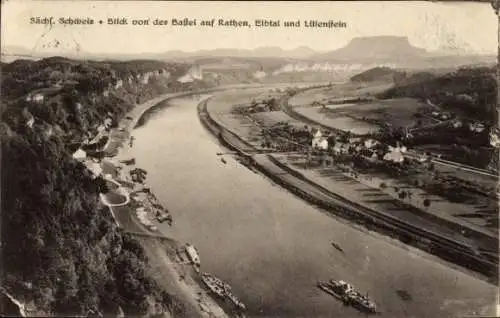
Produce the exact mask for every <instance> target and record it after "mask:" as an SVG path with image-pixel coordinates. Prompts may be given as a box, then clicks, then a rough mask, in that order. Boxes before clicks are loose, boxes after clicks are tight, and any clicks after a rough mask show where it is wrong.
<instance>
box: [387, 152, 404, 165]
mask: <svg viewBox="0 0 500 318" xmlns="http://www.w3.org/2000/svg"><path fill="white" fill-rule="evenodd" d="M404 159H405V158H404V157H403V154H402V153H401V152H396V151H391V152H388V153H386V154H385V155H384V160H385V161H392V162H396V163H401V162H403V161H404Z"/></svg>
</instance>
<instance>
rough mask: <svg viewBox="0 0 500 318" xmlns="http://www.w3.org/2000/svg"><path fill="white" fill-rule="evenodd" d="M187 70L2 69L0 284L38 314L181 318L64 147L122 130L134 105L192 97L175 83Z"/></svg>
mask: <svg viewBox="0 0 500 318" xmlns="http://www.w3.org/2000/svg"><path fill="white" fill-rule="evenodd" d="M188 68H189V65H183V64H173V63H169V64H166V63H162V62H155V61H132V62H116V63H114V62H108V63H104V62H80V61H71V60H68V59H64V58H48V59H44V60H41V61H36V62H34V61H23V60H20V61H15V62H13V63H10V64H3V65H2V83H1V89H2V121H1V123H0V137H1V142H2V161H1V162H2V167H1V170H2V186H1V188H2V207H1V208H2V223H1V240H2V245H1V253H2V264H3V268H2V271H1V274H2V277H1V279H2V285H3V287H5V288H6V289H8V290H9V292H11V293H12V294H13V295H15V296H16V297H19V299H20V300H21V301H23V302H24V303H31V304H33V305H34V306H35V307H36V308H37V311H36V313H37V314H44V313H48V314H50V313H52V314H58V315H62V316H67V315H75V314H77V315H98V314H103V315H106V314H111V315H116V313H117V312H118V311H120V308H121V310H123V312H125V314H126V315H133V316H138V315H144V314H151V313H154V312H157V313H159V312H162V311H170V312H173V311H180V310H182V308H181V307H180V305H179V304H177V303H176V302H175V300H174V299H172V298H171V297H170V295H169V294H168V293H167V292H166V291H163V290H161V289H160V288H159V286H158V285H157V284H156V282H155V281H154V280H152V279H150V278H149V277H147V276H146V274H145V270H146V268H147V266H148V265H147V264H148V261H147V259H146V257H145V254H144V252H143V250H142V248H141V246H140V245H139V244H138V243H137V242H136V241H135V240H134V239H133V238H131V237H129V236H128V235H125V234H123V233H121V232H120V230H119V229H118V228H117V227H116V225H115V223H114V221H113V219H112V217H111V215H110V212H109V210H108V209H107V208H105V207H104V206H103V205H102V204H101V203H100V201H99V193H100V192H101V191H106V190H105V189H104V188H103V187H102V186H101V185H102V184H103V182H99V181H102V180H99V179H97V180H95V179H93V178H92V177H91V175H90V173H89V172H88V171H86V170H85V167H84V166H83V165H82V164H81V163H79V162H77V161H75V160H74V159H73V158H72V156H71V151H70V149H69V145H70V144H72V143H74V142H75V141H76V142H78V141H81V140H82V139H84V137H85V136H87V135H92V134H93V133H94V132H95V130H96V127H97V126H98V125H100V124H102V122H103V120H104V118H105V117H110V118H112V119H113V122H114V123H116V122H118V120H120V119H121V118H122V117H123V116H124V115H125V113H126V112H127V111H128V110H130V109H131V108H132V107H133V103H134V102H139V101H143V100H145V99H148V98H151V97H153V96H155V95H158V94H160V93H165V92H168V91H173V90H179V89H185V88H189V87H181V86H180V84H179V83H178V82H177V81H176V78H178V76H180V75H182V74H184V73H185V72H186V70H187V69H188ZM185 85H189V84H185ZM37 94H38V95H37ZM37 96H38V97H37ZM39 96H42V97H39Z"/></svg>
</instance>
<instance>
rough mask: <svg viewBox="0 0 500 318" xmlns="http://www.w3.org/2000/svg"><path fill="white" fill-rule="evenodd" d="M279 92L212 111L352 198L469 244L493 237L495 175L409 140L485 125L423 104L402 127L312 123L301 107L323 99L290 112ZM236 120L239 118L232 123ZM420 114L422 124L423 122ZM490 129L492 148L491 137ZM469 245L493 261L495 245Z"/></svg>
mask: <svg viewBox="0 0 500 318" xmlns="http://www.w3.org/2000/svg"><path fill="white" fill-rule="evenodd" d="M279 95H280V92H277V91H275V90H271V91H269V92H268V93H267V94H266V93H263V94H261V95H259V96H258V97H255V98H254V99H253V100H251V101H250V102H247V103H240V104H237V105H235V106H234V107H233V111H232V114H231V115H225V117H224V116H222V115H218V116H219V118H221V120H223V121H224V120H225V122H226V123H231V125H232V127H235V132H236V131H237V132H238V134H239V135H240V137H242V138H243V139H244V140H246V141H247V142H249V143H250V144H252V145H253V146H254V147H255V148H257V149H259V152H262V153H268V154H270V156H271V157H272V158H274V159H275V160H276V161H277V162H279V163H281V164H283V165H285V166H286V167H288V168H290V169H292V170H293V171H296V172H298V173H300V174H301V175H302V176H304V177H305V178H307V179H309V180H311V181H313V182H314V183H316V184H319V185H321V186H323V187H326V188H328V189H332V190H335V192H336V193H341V195H342V196H343V197H345V198H349V199H351V200H352V201H354V202H362V204H363V205H366V206H370V207H372V208H374V209H378V210H386V211H387V210H390V211H394V212H391V213H393V214H394V215H398V214H399V213H400V212H398V211H403V210H406V211H410V212H411V213H410V214H415V213H416V214H418V215H422V213H424V214H423V215H429V217H430V218H432V219H433V220H434V221H435V222H438V223H439V224H443V225H445V226H451V227H452V228H458V229H459V230H460V233H461V234H462V235H464V237H469V238H470V240H471V242H472V241H474V240H475V239H476V238H477V237H478V235H479V236H481V235H485V236H486V237H492V238H493V237H495V235H496V233H495V232H496V231H495V229H496V227H497V226H498V217H497V214H496V205H495V204H496V202H497V195H498V186H497V182H496V180H497V178H495V176H494V174H493V173H491V172H488V171H486V170H483V169H479V168H475V167H472V166H469V165H466V164H464V165H462V164H460V163H457V162H454V161H449V160H448V157H446V155H443V154H441V153H438V152H436V151H433V150H427V149H425V148H424V147H419V144H418V142H415V141H419V138H423V136H424V137H425V136H428V135H431V136H433V137H436V136H437V135H439V134H441V136H446V135H447V134H455V135H460V134H464V135H467V136H472V137H471V138H476V137H474V135H476V136H478V137H477V138H479V137H481V138H482V137H483V135H484V134H488V133H489V131H488V130H486V128H485V125H484V123H481V122H478V121H471V120H467V119H463V118H461V117H460V116H457V115H456V114H454V113H453V112H450V111H440V110H437V109H436V107H432V105H427V106H428V107H427V108H424V109H423V111H421V112H419V114H420V115H419V116H413V118H414V119H413V122H412V123H410V124H408V125H407V126H406V127H393V126H392V125H391V124H390V123H389V122H382V123H379V125H378V126H379V129H378V130H376V131H370V132H368V133H365V134H362V133H359V132H353V131H352V130H349V129H339V128H336V127H328V125H327V123H325V122H326V121H327V120H325V122H314V119H315V118H314V117H312V116H311V117H309V118H312V119H311V120H301V119H302V118H303V117H302V116H300V112H301V111H302V110H304V114H305V110H307V109H310V108H313V107H314V108H316V109H317V110H316V111H321V109H324V108H326V107H325V104H326V103H325V101H313V102H310V103H309V104H308V105H305V106H302V108H299V107H296V108H294V109H292V110H290V107H286V106H285V107H283V105H282V103H278V102H277V101H278V100H280V97H279ZM327 102H328V101H327ZM349 105H350V104H349ZM361 105H362V104H361ZM337 106H338V104H335V105H333V107H337ZM287 108H288V109H287ZM345 108H346V109H347V108H349V106H347V107H345ZM311 112H312V110H311ZM296 114H299V116H295V115H296ZM352 114H355V110H352V111H351V114H350V115H352ZM323 116H325V115H323ZM332 116H333V115H332ZM352 116H356V115H352ZM358 116H359V117H362V116H363V113H362V112H360V114H359V115H358ZM304 117H305V116H304ZM237 118H240V119H239V120H240V127H238V128H236V127H237V125H238V124H237V122H238V119H237ZM309 118H308V119H309ZM422 118H426V119H427V121H426V122H425V123H423V120H422ZM351 127H353V126H351ZM443 131H444V133H443ZM489 134H490V136H489V137H490V142H491V145H492V146H493V144H494V143H495V140H497V139H495V138H494V137H495V136H496V135H495V133H494V132H491V133H489ZM442 138H444V139H445V138H446V137H442ZM456 167H458V169H455V168H456ZM349 180H351V181H349ZM353 182H354V183H353ZM362 187H364V188H363V189H364V190H361V188H362ZM351 188H352V190H349V189H351ZM370 189H371V190H370ZM360 191H364V192H365V193H371V192H373V193H372V194H371V195H370V196H373V197H372V198H371V199H370V198H368V197H367V195H368V194H360ZM402 215H405V214H404V213H403V214H402ZM402 217H404V218H406V219H408V216H402ZM487 241H489V239H487ZM483 243H484V242H483ZM490 243H491V242H490ZM476 244H477V245H476ZM472 245H473V246H475V247H473V248H474V249H479V250H480V252H478V253H480V254H481V255H482V256H484V257H485V258H487V259H489V260H490V261H493V262H497V261H498V257H497V255H496V253H495V252H494V251H493V245H491V244H489V243H488V244H486V245H487V246H490V249H491V250H488V248H486V247H485V246H486V245H483V244H482V243H477V241H476V242H475V243H472ZM478 246H479V247H478Z"/></svg>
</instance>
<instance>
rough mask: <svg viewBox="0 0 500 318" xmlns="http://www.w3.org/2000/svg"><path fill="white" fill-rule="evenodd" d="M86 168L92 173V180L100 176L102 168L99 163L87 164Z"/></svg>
mask: <svg viewBox="0 0 500 318" xmlns="http://www.w3.org/2000/svg"><path fill="white" fill-rule="evenodd" d="M88 168H89V170H90V171H91V172H92V174H93V176H94V178H97V177H99V176H100V175H101V174H102V168H101V165H100V164H99V163H96V162H93V163H91V164H89V166H88Z"/></svg>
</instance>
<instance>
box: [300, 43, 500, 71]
mask: <svg viewBox="0 0 500 318" xmlns="http://www.w3.org/2000/svg"><path fill="white" fill-rule="evenodd" d="M310 59H312V60H315V61H329V62H338V63H340V62H350V63H364V64H366V63H379V64H381V63H390V64H394V65H395V66H396V67H398V68H417V69H423V68H454V67H459V66H464V65H476V66H477V65H480V66H489V65H492V64H494V63H496V60H497V57H496V55H472V54H463V52H454V51H450V50H447V51H443V50H439V51H427V50H425V49H422V48H419V47H416V46H414V45H413V44H411V43H410V41H409V40H408V38H407V37H405V36H369V37H358V38H354V39H352V40H351V41H350V42H349V43H348V44H347V45H346V46H344V47H342V48H340V49H337V50H334V51H331V52H327V53H322V54H316V55H313V56H311V58H310Z"/></svg>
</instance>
